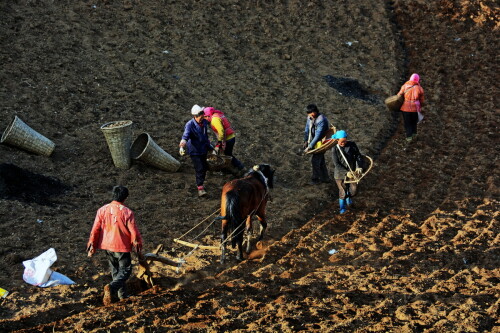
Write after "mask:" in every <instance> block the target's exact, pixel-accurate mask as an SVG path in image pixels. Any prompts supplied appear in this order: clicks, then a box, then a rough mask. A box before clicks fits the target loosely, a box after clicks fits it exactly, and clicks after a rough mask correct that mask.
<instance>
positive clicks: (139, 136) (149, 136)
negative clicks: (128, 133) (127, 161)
mask: <svg viewBox="0 0 500 333" xmlns="http://www.w3.org/2000/svg"><path fill="white" fill-rule="evenodd" d="M144 136H146V137H147V140H146V143H145V144H144V147H141V149H140V154H137V155H136V154H134V150H135V149H134V145H135V144H136V143H137V144H139V141H138V140H139V139H141V138H142V137H144ZM151 140H153V138H151V135H149V133H147V132H142V133H141V134H139V135H138V136H137V138H135V140H134V142H132V144H131V145H130V157H131V158H132V159H133V160H138V159H140V158H141V157H142V155H144V153H145V152H146V150H147V148H148V146H149V143H150V141H151Z"/></svg>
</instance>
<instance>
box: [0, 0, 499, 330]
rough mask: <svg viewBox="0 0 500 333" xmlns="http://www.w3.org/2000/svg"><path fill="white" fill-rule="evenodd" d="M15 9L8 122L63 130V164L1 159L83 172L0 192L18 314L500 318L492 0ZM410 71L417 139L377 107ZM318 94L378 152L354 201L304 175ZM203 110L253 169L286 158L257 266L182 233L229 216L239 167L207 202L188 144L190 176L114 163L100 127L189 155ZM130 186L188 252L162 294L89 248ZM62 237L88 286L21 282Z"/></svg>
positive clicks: (388, 323) (422, 326)
mask: <svg viewBox="0 0 500 333" xmlns="http://www.w3.org/2000/svg"><path fill="white" fill-rule="evenodd" d="M0 10H1V11H0V12H1V13H2V14H1V15H2V20H0V26H1V29H2V31H4V34H3V35H2V38H1V43H2V45H3V46H4V47H3V49H2V52H1V53H0V59H1V60H2V63H3V64H4V66H3V67H2V70H0V80H1V82H2V86H1V87H0V114H1V117H0V120H1V122H2V123H0V125H1V126H7V123H8V122H9V120H10V119H12V118H13V117H14V115H19V116H20V117H21V118H22V119H26V120H27V121H28V120H29V123H30V124H34V126H40V127H43V129H44V131H43V132H44V135H46V136H47V137H48V138H50V139H51V140H53V141H54V142H55V143H56V145H57V146H56V150H55V152H54V154H53V156H52V157H50V158H47V157H41V156H36V155H32V154H29V153H26V152H23V151H20V150H17V149H15V148H13V147H9V146H0V150H1V155H0V163H9V164H13V165H15V166H16V167H19V168H21V169H22V170H24V171H25V172H30V173H32V174H36V175H44V176H46V177H50V178H51V179H58V180H59V181H60V183H61V184H70V185H71V187H72V191H66V192H64V193H63V195H60V196H52V197H51V198H50V202H51V204H52V205H50V206H47V205H41V204H39V203H33V202H26V201H23V200H20V199H19V198H15V197H9V198H1V199H0V202H1V205H0V216H2V223H1V226H0V233H1V234H2V238H1V240H0V255H1V256H2V261H0V287H2V288H4V289H7V290H9V291H10V294H9V296H8V297H7V298H6V299H5V300H4V301H3V303H2V307H1V308H0V317H1V319H0V327H2V328H3V329H4V330H6V331H20V332H35V331H36V332H39V331H42V332H45V331H47V332H49V331H50V332H52V331H90V332H101V331H102V332H104V331H138V332H148V331H171V330H176V331H233V330H239V331H306V330H307V331H318V332H320V331H329V330H330V331H356V330H357V331H363V332H364V331H404V332H417V331H424V330H425V331H429V332H443V331H476V332H488V331H494V330H495V329H497V328H498V326H495V325H497V323H496V321H497V313H498V308H499V306H500V303H499V299H498V291H497V284H498V282H499V281H498V276H499V274H498V273H499V270H498V267H499V263H500V262H499V255H500V247H499V245H500V244H499V239H498V231H499V223H498V197H499V190H498V189H499V184H498V179H499V177H498V171H497V170H498V159H497V157H496V156H498V155H499V154H498V148H497V144H496V143H497V142H498V131H497V130H496V129H497V128H498V117H496V115H497V114H496V109H495V105H497V104H498V103H497V102H496V100H495V96H496V95H495V94H494V92H492V89H494V88H495V87H496V82H495V77H494V75H492V73H493V72H494V70H495V68H497V67H498V59H497V56H496V54H497V51H496V50H497V49H498V46H499V45H498V24H499V23H498V6H497V5H496V4H495V3H494V2H493V1H458V0H457V1H452V0H443V1H439V2H436V3H432V2H427V1H417V2H415V1H404V0H401V1H396V2H394V3H392V2H382V3H377V4H375V3H373V2H372V1H365V0H363V1H355V2H354V1H352V2H331V3H330V2H319V1H309V2H303V1H287V2H278V3H268V2H264V1H257V2H255V3H252V4H250V3H248V4H246V3H242V2H237V1H229V0H228V1H222V2H212V3H197V2H169V3H162V4H150V3H147V4H146V3H144V2H141V3H139V2H137V1H124V2H121V1H93V2H76V3H75V2H71V1H64V2H63V3H61V2H57V3H55V2H49V1H17V2H4V3H2V4H0ZM412 72H418V73H419V74H420V76H421V80H422V81H421V82H422V85H423V88H424V89H425V92H426V97H427V104H426V105H425V106H424V112H425V117H426V119H425V120H424V123H422V124H421V125H419V138H418V140H417V141H416V142H412V143H411V145H407V144H406V142H405V140H404V134H403V131H402V127H401V124H399V126H396V123H395V122H394V120H395V119H396V118H395V115H392V114H391V113H390V112H388V111H387V110H386V108H385V106H384V105H383V103H382V101H383V99H384V98H385V97H387V96H389V95H392V94H394V93H395V92H396V91H397V90H398V88H399V87H400V85H401V84H402V83H403V82H404V81H405V80H406V79H407V78H408V77H409V74H411V73H412ZM328 78H330V82H331V83H335V84H334V87H333V88H335V89H332V86H330V85H329V82H328ZM339 91H340V92H342V94H339ZM310 103H316V104H317V105H318V106H319V108H320V111H322V112H324V113H325V114H326V115H327V117H328V118H329V119H330V121H331V122H332V124H334V125H335V126H336V127H337V128H338V129H346V130H347V131H348V132H349V134H350V138H351V139H353V140H354V141H356V143H357V144H358V146H359V147H360V148H361V150H362V152H363V153H365V154H368V155H370V156H372V157H376V161H375V168H374V169H373V171H372V172H371V173H370V174H369V175H368V176H367V177H365V178H364V179H363V183H362V184H361V188H360V193H359V195H358V196H357V197H356V198H355V199H354V201H355V206H354V208H353V209H351V210H350V211H349V212H348V213H347V214H344V215H338V206H337V203H336V199H337V189H336V187H335V185H334V184H330V185H328V184H323V185H319V186H316V187H311V186H305V184H306V183H307V181H308V180H309V177H310V171H311V166H310V161H309V159H308V158H306V157H304V156H301V154H300V151H301V146H302V135H303V128H304V125H305V116H306V115H305V112H304V107H305V106H306V105H307V104H310ZM193 104H200V105H207V106H208V105H212V106H214V107H216V108H218V109H221V110H223V111H225V112H226V115H227V116H228V117H229V119H230V120H231V122H232V123H233V124H234V125H235V127H236V130H237V143H236V149H235V154H236V155H237V156H238V158H239V159H241V160H242V161H243V162H244V163H245V165H246V166H247V167H248V168H249V167H251V166H252V165H253V164H256V163H260V162H267V163H270V164H272V165H273V166H274V167H275V168H276V169H277V172H276V174H277V181H276V184H275V189H274V190H273V193H272V196H273V200H274V201H273V202H272V203H270V204H269V206H268V222H269V228H268V233H267V235H266V238H265V241H264V242H263V243H262V244H259V247H258V248H257V247H256V249H255V251H254V252H252V253H250V254H249V256H248V258H247V260H245V261H243V262H242V263H237V262H236V261H235V259H234V252H231V254H230V260H229V262H228V263H226V264H224V265H221V264H219V263H218V257H219V253H218V251H208V250H207V251H199V250H198V251H195V252H193V253H191V252H190V251H191V249H186V248H184V247H182V246H179V245H178V244H176V243H174V242H173V239H174V238H178V237H182V236H183V235H184V233H185V232H186V231H188V230H189V229H191V228H192V227H194V226H195V225H197V224H198V223H199V222H201V221H202V220H203V219H204V218H205V217H207V216H209V215H210V214H211V213H216V210H217V208H218V204H219V195H220V188H221V187H222V185H223V184H224V183H225V182H226V181H228V180H230V179H232V177H231V176H230V175H224V174H219V173H210V174H209V175H208V179H207V184H206V185H207V190H208V192H209V194H208V197H207V198H203V199H199V198H198V197H197V196H196V187H195V186H194V171H193V168H192V166H191V163H190V161H189V159H186V158H181V157H178V156H177V157H178V158H179V160H180V161H181V162H182V167H181V170H180V171H179V172H177V173H166V172H163V171H159V170H157V169H154V168H152V167H150V166H148V165H145V164H143V163H141V162H134V163H133V165H132V167H131V168H130V169H129V170H119V169H116V168H114V166H113V164H112V161H111V157H110V155H109V151H108V148H107V146H106V143H105V140H104V138H103V136H102V133H100V130H99V127H100V126H101V125H102V124H104V123H106V122H108V121H113V120H125V119H131V120H132V121H133V122H134V135H136V134H138V133H141V132H144V131H146V132H148V133H150V135H151V136H152V137H153V138H154V140H155V142H157V143H158V144H159V145H160V146H161V147H162V148H164V149H165V150H166V151H167V152H170V153H171V154H172V155H173V156H176V154H175V152H176V151H177V150H178V142H179V140H180V136H181V134H182V131H183V127H184V123H185V122H186V121H187V120H189V119H190V114H189V109H190V108H191V106H192V105H193ZM471 133H472V134H473V138H474V140H471ZM327 162H328V163H329V167H330V169H331V157H330V153H327ZM330 171H332V170H330ZM4 182H5V181H4ZM116 184H123V185H126V186H128V187H129V189H130V197H129V199H128V200H127V202H126V204H127V205H128V206H129V207H130V208H131V209H133V210H134V211H135V213H136V218H137V220H138V224H139V228H140V230H141V232H142V234H143V238H144V240H145V250H146V251H147V252H148V251H152V250H153V249H154V248H155V247H156V245H158V244H164V245H165V249H166V250H165V251H164V252H163V253H162V254H163V255H165V256H168V257H172V258H176V257H178V258H184V259H185V260H186V264H185V265H184V266H183V268H182V269H181V272H180V274H177V273H176V272H175V270H172V269H170V268H168V267H167V266H164V265H160V264H157V265H154V266H153V268H154V274H155V276H154V279H155V283H156V284H157V285H156V286H155V287H154V288H152V289H149V290H146V291H143V292H142V293H140V294H139V295H137V296H135V297H131V298H129V299H127V300H126V301H122V302H118V303H115V304H113V305H111V306H108V307H104V306H103V305H102V302H101V299H102V289H103V286H104V285H105V284H107V283H108V282H109V281H110V276H109V272H108V268H107V263H106V260H105V258H104V256H102V255H97V256H94V257H92V258H87V257H86V253H85V244H86V241H87V238H88V234H89V231H90V228H91V226H92V221H93V218H94V214H95V211H96V210H97V209H98V208H99V207H100V206H101V205H103V204H105V203H107V202H108V201H109V200H110V193H109V192H110V190H111V188H112V187H113V186H114V185H116ZM2 187H3V188H5V186H3V185H2ZM38 219H41V220H43V221H44V223H42V224H40V223H36V221H37V220H38ZM209 223H210V219H208V220H207V221H206V222H205V223H202V224H201V228H202V229H203V228H207V230H206V231H205V232H204V233H203V234H202V235H201V236H200V237H197V238H196V237H195V236H196V234H197V233H194V234H189V235H187V236H185V237H184V238H185V239H186V240H189V241H194V242H199V243H201V244H206V245H217V244H218V243H219V233H220V230H219V226H218V225H212V226H209ZM193 238H196V239H193ZM49 247H54V248H55V249H56V251H57V254H58V261H57V262H56V263H55V264H54V265H53V268H54V269H55V270H57V271H59V272H61V273H63V274H65V275H67V276H69V277H70V278H71V279H73V280H74V281H76V282H77V283H76V284H75V285H71V286H58V287H53V288H47V289H41V288H37V287H34V286H30V285H27V284H26V283H24V282H23V281H22V278H21V277H22V272H23V267H22V261H23V260H26V259H30V258H33V257H35V256H37V255H39V254H40V253H42V252H44V251H45V250H46V249H47V248H49ZM132 282H133V281H132Z"/></svg>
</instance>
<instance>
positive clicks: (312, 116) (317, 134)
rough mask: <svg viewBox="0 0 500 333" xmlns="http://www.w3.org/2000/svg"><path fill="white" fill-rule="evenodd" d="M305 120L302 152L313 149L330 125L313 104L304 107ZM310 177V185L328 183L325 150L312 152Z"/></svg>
mask: <svg viewBox="0 0 500 333" xmlns="http://www.w3.org/2000/svg"><path fill="white" fill-rule="evenodd" d="M306 112H307V121H306V128H305V130H304V152H305V153H307V152H308V151H309V150H313V149H314V148H315V146H316V144H317V143H318V142H320V141H321V139H323V137H324V136H325V134H326V131H328V129H329V127H330V125H329V123H328V119H327V118H326V116H325V115H324V114H322V113H320V112H319V110H318V107H317V106H316V105H315V104H309V105H308V106H307V107H306ZM311 164H312V177H311V182H310V184H311V185H317V184H320V183H330V176H329V175H328V169H327V167H326V161H325V152H322V153H318V154H312V157H311Z"/></svg>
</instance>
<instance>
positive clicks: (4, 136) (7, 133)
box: [0, 115, 26, 143]
mask: <svg viewBox="0 0 500 333" xmlns="http://www.w3.org/2000/svg"><path fill="white" fill-rule="evenodd" d="M17 120H19V121H21V122H22V123H23V124H25V123H24V121H22V120H21V118H19V117H18V116H16V115H14V119H13V120H12V121H11V122H10V123H9V125H8V126H7V128H6V129H5V131H3V133H2V137H1V138H0V142H2V143H3V142H4V141H5V140H6V139H7V137H8V136H9V134H10V132H12V129H13V128H14V123H16V121H17ZM25 125H26V124H25Z"/></svg>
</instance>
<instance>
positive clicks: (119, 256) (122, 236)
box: [87, 186, 142, 304]
mask: <svg viewBox="0 0 500 333" xmlns="http://www.w3.org/2000/svg"><path fill="white" fill-rule="evenodd" d="M127 197H128V189H127V188H126V187H125V186H115V187H114V188H113V201H111V202H110V203H109V204H107V205H104V206H102V207H101V208H99V210H98V211H97V214H96V217H95V220H94V225H93V227H92V231H91V232H90V237H89V241H88V243H87V252H88V256H89V257H92V255H94V253H95V251H96V250H99V249H100V250H104V251H105V253H106V257H107V258H108V261H109V266H110V268H111V276H112V278H113V281H111V283H110V284H108V285H106V286H105V287H104V298H105V300H104V303H105V304H106V303H110V302H113V301H114V300H116V296H118V298H119V299H124V298H127V297H128V296H129V295H128V294H127V291H126V287H125V282H126V281H127V280H128V278H129V277H130V275H131V273H132V257H131V254H130V252H132V250H133V251H135V252H137V253H140V252H141V250H142V237H141V233H140V232H139V229H138V228H137V224H136V223H135V217H134V213H133V212H132V210H130V209H129V208H127V207H125V205H123V202H124V201H125V199H127Z"/></svg>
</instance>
